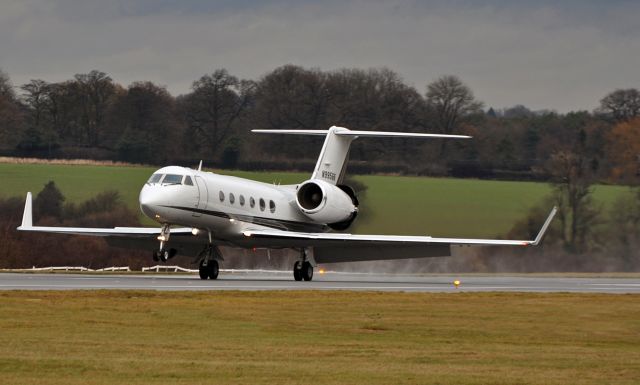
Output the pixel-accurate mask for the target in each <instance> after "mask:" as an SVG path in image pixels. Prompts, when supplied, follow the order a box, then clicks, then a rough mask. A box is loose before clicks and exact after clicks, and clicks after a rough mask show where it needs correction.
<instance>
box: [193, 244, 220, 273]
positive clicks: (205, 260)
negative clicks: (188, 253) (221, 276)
mask: <svg viewBox="0 0 640 385" xmlns="http://www.w3.org/2000/svg"><path fill="white" fill-rule="evenodd" d="M197 258H198V260H200V263H199V266H198V274H199V275H200V279H207V278H209V279H218V273H219V272H220V264H219V263H218V261H223V260H224V258H222V253H220V249H218V248H217V247H216V246H214V245H212V244H208V245H207V246H206V247H205V248H204V250H202V251H201V252H200V254H199V255H198V257H197Z"/></svg>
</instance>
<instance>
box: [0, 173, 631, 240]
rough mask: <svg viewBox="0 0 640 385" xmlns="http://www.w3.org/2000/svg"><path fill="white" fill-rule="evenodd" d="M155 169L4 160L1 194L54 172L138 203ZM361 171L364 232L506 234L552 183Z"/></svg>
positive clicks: (85, 189) (603, 191) (602, 192)
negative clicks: (364, 193)
mask: <svg viewBox="0 0 640 385" xmlns="http://www.w3.org/2000/svg"><path fill="white" fill-rule="evenodd" d="M153 171H154V169H153V168H147V167H109V166H90V165H86V166H85V165H44V164H2V163H0V180H1V181H2V183H1V185H0V196H14V195H18V196H23V195H25V193H26V192H27V191H32V192H38V191H40V190H41V189H42V187H43V185H44V184H45V183H46V182H47V181H49V180H54V181H55V182H56V184H57V185H58V186H59V187H60V189H61V190H62V192H63V194H64V195H65V196H66V197H67V199H68V200H70V201H79V200H83V199H87V198H89V197H91V196H93V195H95V194H96V193H98V192H101V191H103V190H105V189H115V190H118V191H120V192H121V194H122V196H123V198H124V199H125V201H126V202H127V204H128V205H129V206H130V207H131V208H134V209H135V210H138V193H139V191H140V188H141V187H142V185H143V184H144V182H145V181H146V180H147V179H148V177H149V175H151V173H152V172H153ZM221 173H228V174H232V175H237V176H242V177H246V178H251V179H256V180H261V181H264V182H274V183H281V184H289V183H297V182H301V181H303V180H305V179H306V178H308V177H309V174H306V173H282V172H280V173H256V172H241V171H228V172H227V171H224V172H221ZM356 179H358V180H360V181H362V182H363V183H365V184H366V185H367V186H368V190H367V193H366V199H365V201H364V202H363V204H362V206H361V209H362V211H363V212H366V213H365V214H364V215H363V217H362V220H361V221H360V220H359V221H358V222H357V226H356V229H355V231H356V232H360V233H380V234H415V235H424V234H428V235H433V236H459V237H493V236H496V235H504V234H505V233H506V232H507V231H509V229H510V228H511V226H512V225H513V224H514V222H516V221H517V220H519V219H521V218H523V217H524V216H525V215H526V213H527V210H528V209H529V208H530V207H532V206H533V205H535V204H537V203H539V202H540V200H541V199H542V198H543V197H544V196H546V195H547V194H548V193H549V191H550V188H549V186H548V185H547V184H544V183H533V182H503V181H481V180H473V179H447V178H418V177H399V176H358V177H356ZM627 191H628V190H627V188H625V187H621V186H598V187H597V188H596V191H595V199H596V201H597V202H598V203H600V204H602V205H603V206H604V207H606V206H607V205H608V204H610V203H611V202H613V201H614V200H615V199H616V197H617V196H619V195H620V194H624V193H626V192H627ZM147 223H150V222H147Z"/></svg>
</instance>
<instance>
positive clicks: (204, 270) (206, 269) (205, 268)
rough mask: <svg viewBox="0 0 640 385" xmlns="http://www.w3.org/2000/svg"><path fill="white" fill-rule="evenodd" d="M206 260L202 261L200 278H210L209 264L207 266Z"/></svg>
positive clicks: (199, 269) (199, 272)
mask: <svg viewBox="0 0 640 385" xmlns="http://www.w3.org/2000/svg"><path fill="white" fill-rule="evenodd" d="M203 263H204V261H201V262H200V266H199V268H198V275H199V276H200V279H207V278H209V266H208V265H207V266H205V265H203Z"/></svg>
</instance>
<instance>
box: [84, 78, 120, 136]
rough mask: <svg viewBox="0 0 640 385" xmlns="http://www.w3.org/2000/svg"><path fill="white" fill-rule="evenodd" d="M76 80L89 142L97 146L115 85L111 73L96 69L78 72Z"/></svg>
mask: <svg viewBox="0 0 640 385" xmlns="http://www.w3.org/2000/svg"><path fill="white" fill-rule="evenodd" d="M75 80H76V82H77V84H78V86H79V88H80V92H81V97H82V99H81V100H82V108H83V120H84V125H85V127H84V128H85V132H86V135H87V139H88V144H89V145H91V146H97V145H98V144H99V143H100V134H101V130H102V128H103V123H104V118H105V113H106V110H107V107H108V103H109V99H110V97H111V96H112V95H113V94H114V91H115V86H114V84H113V81H112V79H111V77H109V75H107V74H106V73H104V72H101V71H96V70H93V71H91V72H89V73H88V74H77V75H75Z"/></svg>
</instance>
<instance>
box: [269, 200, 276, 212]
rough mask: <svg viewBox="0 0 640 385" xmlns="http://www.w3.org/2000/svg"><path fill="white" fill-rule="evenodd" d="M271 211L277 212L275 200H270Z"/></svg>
mask: <svg viewBox="0 0 640 385" xmlns="http://www.w3.org/2000/svg"><path fill="white" fill-rule="evenodd" d="M269 211H271V212H272V213H275V212H276V203H275V202H274V201H271V200H270V201H269Z"/></svg>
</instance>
